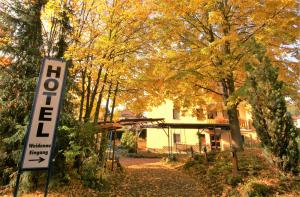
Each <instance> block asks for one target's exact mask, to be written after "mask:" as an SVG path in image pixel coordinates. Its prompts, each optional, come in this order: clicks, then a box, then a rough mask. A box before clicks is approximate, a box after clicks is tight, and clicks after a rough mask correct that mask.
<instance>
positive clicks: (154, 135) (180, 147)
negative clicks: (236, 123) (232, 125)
mask: <svg viewBox="0 0 300 197" xmlns="http://www.w3.org/2000/svg"><path fill="white" fill-rule="evenodd" d="M222 106H223V105H222V104H221V103H212V104H210V105H208V106H206V107H205V109H200V108H199V109H196V110H194V111H196V113H195V112H194V114H193V113H192V112H191V111H190V112H187V113H185V114H184V115H183V114H181V112H180V110H179V109H177V108H175V107H174V104H173V102H172V101H170V100H166V101H165V103H163V104H162V105H160V106H158V107H154V108H153V109H152V110H151V111H149V112H147V113H146V116H147V118H164V119H165V123H170V125H175V126H174V127H173V128H172V127H171V128H169V127H168V131H167V128H147V141H146V147H147V149H148V150H152V151H158V152H167V151H169V150H170V149H171V150H172V151H173V152H187V151H191V150H192V149H193V151H196V152H198V151H199V147H200V146H201V149H203V148H204V147H206V149H207V150H208V151H210V150H226V149H230V144H231V136H230V130H229V129H225V128H226V127H221V126H222V125H228V117H227V114H226V111H225V110H224V109H223V107H222ZM239 120H240V126H241V133H242V136H243V139H244V142H245V144H246V145H249V146H251V145H252V144H253V143H254V142H255V141H256V138H257V135H256V132H255V131H254V129H253V127H252V119H251V114H250V112H249V109H248V108H247V105H246V104H241V105H240V107H239ZM196 124H199V125H200V124H201V125H204V124H205V125H207V126H206V128H196V127H197V126H196ZM188 125H190V126H188ZM201 125H200V126H201ZM210 125H219V126H210ZM227 128H228V126H227ZM168 133H169V137H168Z"/></svg>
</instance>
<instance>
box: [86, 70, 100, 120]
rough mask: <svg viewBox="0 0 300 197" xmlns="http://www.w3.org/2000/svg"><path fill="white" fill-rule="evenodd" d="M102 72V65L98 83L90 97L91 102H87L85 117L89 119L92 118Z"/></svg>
mask: <svg viewBox="0 0 300 197" xmlns="http://www.w3.org/2000/svg"><path fill="white" fill-rule="evenodd" d="M101 73H102V66H101V67H100V69H99V70H98V74H97V79H96V84H95V86H94V89H93V91H92V93H91V96H90V99H89V104H87V109H86V114H85V117H86V119H87V120H90V117H91V113H92V110H93V107H94V102H95V97H96V94H97V91H98V86H99V83H100V78H101Z"/></svg>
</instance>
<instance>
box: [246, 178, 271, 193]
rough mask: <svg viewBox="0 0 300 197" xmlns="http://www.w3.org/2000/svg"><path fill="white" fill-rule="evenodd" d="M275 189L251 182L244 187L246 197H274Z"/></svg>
mask: <svg viewBox="0 0 300 197" xmlns="http://www.w3.org/2000/svg"><path fill="white" fill-rule="evenodd" d="M272 194H273V188H272V187H271V186H269V185H266V184H263V183H257V182H253V181H250V182H249V183H247V184H246V185H245V186H244V196H249V197H264V196H272Z"/></svg>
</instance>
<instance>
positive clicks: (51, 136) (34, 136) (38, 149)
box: [21, 58, 66, 170]
mask: <svg viewBox="0 0 300 197" xmlns="http://www.w3.org/2000/svg"><path fill="white" fill-rule="evenodd" d="M65 78H66V62H64V61H61V60H57V59H50V58H45V59H44V63H43V65H42V68H41V73H40V76H39V82H38V86H37V89H36V92H35V98H34V104H33V108H32V112H31V120H30V124H29V127H28V131H27V134H26V142H25V146H24V150H23V155H22V165H21V169H22V170H32V169H46V168H48V167H49V163H50V160H51V152H52V149H53V145H54V141H55V130H56V128H57V125H58V119H59V113H60V105H61V104H60V103H61V100H62V96H63V88H64V84H65Z"/></svg>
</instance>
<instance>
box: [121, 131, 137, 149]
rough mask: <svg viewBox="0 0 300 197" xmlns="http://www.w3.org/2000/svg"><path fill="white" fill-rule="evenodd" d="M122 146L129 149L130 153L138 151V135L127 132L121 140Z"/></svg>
mask: <svg viewBox="0 0 300 197" xmlns="http://www.w3.org/2000/svg"><path fill="white" fill-rule="evenodd" d="M121 145H122V146H123V147H125V148H126V149H128V152H129V153H134V152H135V151H136V135H135V134H134V133H133V132H130V131H125V132H124V133H123V135H122V138H121Z"/></svg>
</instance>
